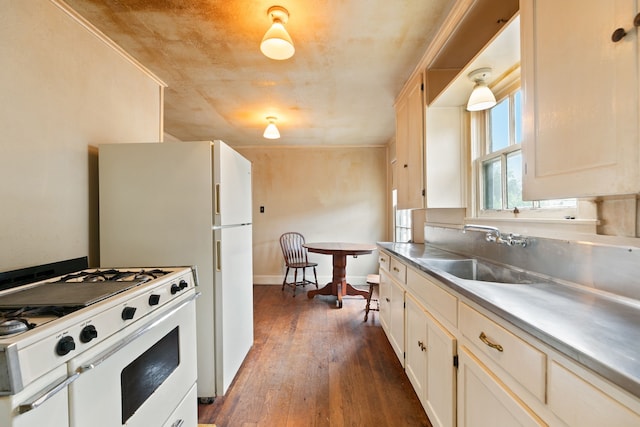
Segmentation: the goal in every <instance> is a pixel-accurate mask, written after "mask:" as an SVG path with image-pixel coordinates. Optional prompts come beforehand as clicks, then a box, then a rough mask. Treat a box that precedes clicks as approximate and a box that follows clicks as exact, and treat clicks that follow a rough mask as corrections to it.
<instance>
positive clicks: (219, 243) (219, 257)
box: [216, 240, 222, 271]
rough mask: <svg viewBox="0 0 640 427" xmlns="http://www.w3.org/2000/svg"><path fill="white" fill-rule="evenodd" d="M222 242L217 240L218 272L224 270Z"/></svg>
mask: <svg viewBox="0 0 640 427" xmlns="http://www.w3.org/2000/svg"><path fill="white" fill-rule="evenodd" d="M221 248H222V245H221V242H220V240H216V271H221V270H222V254H221V253H220V252H221Z"/></svg>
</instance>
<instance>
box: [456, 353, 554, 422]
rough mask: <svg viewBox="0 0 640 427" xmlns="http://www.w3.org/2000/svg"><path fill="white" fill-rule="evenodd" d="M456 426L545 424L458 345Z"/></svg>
mask: <svg viewBox="0 0 640 427" xmlns="http://www.w3.org/2000/svg"><path fill="white" fill-rule="evenodd" d="M458 357H459V369H458V426H460V427H475V426H477V427H485V426H492V427H516V426H544V425H546V424H545V423H544V422H543V421H542V420H541V419H539V418H538V417H537V416H536V415H535V414H534V413H533V412H532V411H531V410H530V409H529V408H528V407H526V406H525V405H524V404H523V403H522V402H521V401H520V400H518V398H517V397H516V396H515V395H514V394H513V393H512V392H510V391H509V390H508V389H506V388H505V387H504V386H503V385H502V383H500V382H498V380H497V379H496V378H495V377H494V376H493V375H492V374H491V372H489V371H488V370H487V368H486V367H484V366H483V365H481V364H480V362H479V361H478V360H477V359H475V358H474V357H473V355H472V354H471V353H470V352H469V350H468V349H467V348H465V347H462V351H461V352H460V353H459V355H458Z"/></svg>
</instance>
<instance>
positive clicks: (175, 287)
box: [171, 283, 181, 295]
mask: <svg viewBox="0 0 640 427" xmlns="http://www.w3.org/2000/svg"><path fill="white" fill-rule="evenodd" d="M180 291H181V289H180V285H178V284H177V283H174V284H173V285H171V295H175V294H177V293H178V292H180Z"/></svg>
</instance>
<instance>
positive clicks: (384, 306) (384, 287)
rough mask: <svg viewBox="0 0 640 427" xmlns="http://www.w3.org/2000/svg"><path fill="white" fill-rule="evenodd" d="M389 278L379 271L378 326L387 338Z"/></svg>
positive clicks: (383, 271) (388, 327) (389, 322)
mask: <svg viewBox="0 0 640 427" xmlns="http://www.w3.org/2000/svg"><path fill="white" fill-rule="evenodd" d="M391 280H392V279H391V276H390V275H389V272H388V271H387V270H383V269H380V285H379V289H378V292H380V295H379V302H380V326H382V329H383V330H384V332H385V334H387V338H388V337H389V335H390V334H391V330H390V327H391V305H390V303H391V295H390V293H391Z"/></svg>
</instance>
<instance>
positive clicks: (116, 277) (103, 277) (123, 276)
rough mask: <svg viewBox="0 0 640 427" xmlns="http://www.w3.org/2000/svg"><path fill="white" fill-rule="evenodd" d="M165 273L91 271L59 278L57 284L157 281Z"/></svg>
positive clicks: (114, 270) (150, 271)
mask: <svg viewBox="0 0 640 427" xmlns="http://www.w3.org/2000/svg"><path fill="white" fill-rule="evenodd" d="M167 273H168V272H167V271H164V270H160V269H154V270H140V271H128V270H116V269H109V270H99V269H98V270H93V271H79V272H77V273H71V274H67V275H66V276H63V277H61V278H60V279H59V280H58V282H106V281H115V282H128V281H134V280H136V281H137V280H144V282H148V281H149V280H153V279H157V278H159V277H161V276H164V275H165V274H167ZM144 282H143V283H144Z"/></svg>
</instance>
